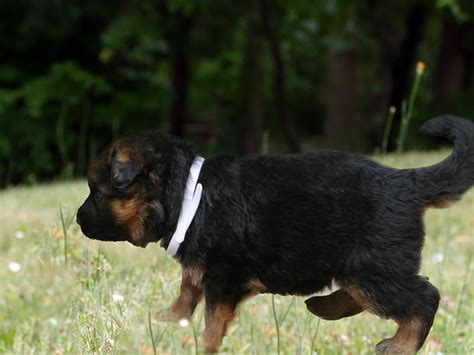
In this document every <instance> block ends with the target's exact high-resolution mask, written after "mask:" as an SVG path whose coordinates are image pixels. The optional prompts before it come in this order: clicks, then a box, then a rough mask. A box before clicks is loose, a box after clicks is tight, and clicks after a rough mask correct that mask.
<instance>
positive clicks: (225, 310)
mask: <svg viewBox="0 0 474 355" xmlns="http://www.w3.org/2000/svg"><path fill="white" fill-rule="evenodd" d="M235 309H236V304H235V303H233V302H232V303H231V302H218V303H213V304H209V303H208V302H207V300H206V311H205V320H206V328H205V329H204V333H203V340H204V347H205V351H206V352H209V353H216V352H217V351H218V350H219V347H220V346H221V344H222V339H223V338H224V336H225V333H226V331H227V327H228V325H229V324H230V323H231V322H232V320H233V319H234V317H235Z"/></svg>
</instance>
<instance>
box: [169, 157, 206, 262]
mask: <svg viewBox="0 0 474 355" xmlns="http://www.w3.org/2000/svg"><path fill="white" fill-rule="evenodd" d="M203 163H204V158H203V157H199V156H198V157H196V159H194V162H193V164H192V165H191V168H190V169H189V175H188V180H187V181H186V188H185V189H184V197H183V202H182V204H181V211H180V212H179V219H178V224H177V225H176V230H175V232H174V234H173V237H171V240H170V243H169V244H168V248H167V249H166V252H167V253H168V254H169V255H171V256H174V255H176V252H177V251H178V248H179V246H180V245H181V243H182V242H183V241H184V238H185V237H186V232H187V231H188V228H189V225H190V224H191V222H192V221H193V218H194V215H195V214H196V211H197V209H198V207H199V202H200V201H201V194H202V185H201V184H197V181H198V178H199V173H200V172H201V168H202V164H203Z"/></svg>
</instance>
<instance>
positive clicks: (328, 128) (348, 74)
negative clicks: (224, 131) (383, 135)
mask: <svg viewBox="0 0 474 355" xmlns="http://www.w3.org/2000/svg"><path fill="white" fill-rule="evenodd" d="M357 60H358V59H357V51H356V50H355V49H354V48H352V49H348V50H345V51H343V52H338V53H334V54H331V55H329V56H328V63H327V98H326V125H325V138H326V140H327V145H328V146H329V147H331V148H337V149H349V150H352V151H357V150H360V149H361V141H362V139H363V134H362V127H361V123H362V122H361V120H360V115H359V109H358V105H357V102H358V99H357V88H358V80H357Z"/></svg>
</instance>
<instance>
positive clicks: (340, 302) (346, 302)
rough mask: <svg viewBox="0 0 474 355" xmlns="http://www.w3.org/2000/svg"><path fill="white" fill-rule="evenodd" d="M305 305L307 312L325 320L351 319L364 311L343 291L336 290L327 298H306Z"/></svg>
mask: <svg viewBox="0 0 474 355" xmlns="http://www.w3.org/2000/svg"><path fill="white" fill-rule="evenodd" d="M305 303H306V308H308V311H310V312H311V313H313V314H314V315H316V316H318V317H321V318H323V319H325V320H337V319H341V318H345V317H351V316H353V315H356V314H358V313H360V312H362V311H363V310H364V309H363V308H362V306H361V305H360V304H359V303H357V301H356V300H355V299H354V298H353V297H352V296H351V295H350V294H349V293H348V292H347V291H345V290H344V289H340V290H337V291H335V292H333V293H331V294H330V295H327V296H313V297H311V298H308V299H307V300H306V301H305Z"/></svg>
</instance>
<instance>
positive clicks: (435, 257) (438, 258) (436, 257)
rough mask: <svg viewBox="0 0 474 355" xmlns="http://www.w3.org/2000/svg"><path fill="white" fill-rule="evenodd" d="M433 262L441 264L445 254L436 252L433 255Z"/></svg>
mask: <svg viewBox="0 0 474 355" xmlns="http://www.w3.org/2000/svg"><path fill="white" fill-rule="evenodd" d="M432 260H433V263H434V264H439V263H441V262H442V261H443V260H444V254H443V253H434V254H433V257H432Z"/></svg>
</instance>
